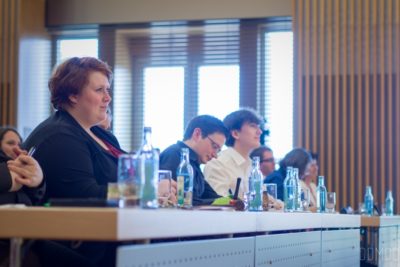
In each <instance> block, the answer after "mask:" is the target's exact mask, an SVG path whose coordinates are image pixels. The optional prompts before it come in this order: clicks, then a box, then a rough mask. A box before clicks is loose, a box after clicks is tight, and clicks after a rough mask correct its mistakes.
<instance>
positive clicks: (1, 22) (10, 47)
mask: <svg viewBox="0 0 400 267" xmlns="http://www.w3.org/2000/svg"><path fill="white" fill-rule="evenodd" d="M18 5H19V1H18V0H16V1H13V0H0V36H1V37H0V38H1V39H0V125H15V121H16V110H15V109H16V105H15V103H16V70H17V69H16V66H17V64H16V61H17V57H16V53H17V49H16V47H17V26H18V25H17V21H18V20H17V19H16V18H17V16H18V13H17V12H18Z"/></svg>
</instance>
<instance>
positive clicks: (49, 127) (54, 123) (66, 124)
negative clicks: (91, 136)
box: [23, 113, 85, 148]
mask: <svg viewBox="0 0 400 267" xmlns="http://www.w3.org/2000/svg"><path fill="white" fill-rule="evenodd" d="M82 131H83V130H82V129H80V128H79V127H78V126H76V125H75V124H74V122H73V121H71V120H70V119H69V118H65V117H64V116H60V114H59V113H55V114H53V115H51V116H50V117H49V118H48V119H46V120H45V121H43V122H42V123H40V124H39V125H38V126H37V127H36V128H35V129H34V130H33V132H32V133H31V134H30V135H29V136H28V138H27V139H26V141H25V142H24V144H23V147H24V148H30V147H32V146H38V145H41V144H42V143H44V142H46V143H48V142H52V143H54V142H56V143H62V142H64V141H65V140H69V139H75V140H80V141H83V140H85V139H84V138H82V137H83V133H82Z"/></svg>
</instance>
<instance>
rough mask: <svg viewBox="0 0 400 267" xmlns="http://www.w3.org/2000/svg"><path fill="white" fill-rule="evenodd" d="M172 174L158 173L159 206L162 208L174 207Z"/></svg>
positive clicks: (165, 171) (161, 171) (167, 171)
mask: <svg viewBox="0 0 400 267" xmlns="http://www.w3.org/2000/svg"><path fill="white" fill-rule="evenodd" d="M171 180H172V172H171V171H170V170H159V171H158V185H159V186H158V204H159V206H160V207H161V208H168V207H171V206H173V204H172V202H170V197H171V194H172V189H171Z"/></svg>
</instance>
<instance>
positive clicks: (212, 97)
mask: <svg viewBox="0 0 400 267" xmlns="http://www.w3.org/2000/svg"><path fill="white" fill-rule="evenodd" d="M238 108H239V66H237V65H232V66H229V65H227V66H202V67H200V68H199V114H211V115H213V116H215V117H217V118H219V119H221V120H222V119H224V117H225V116H226V115H227V114H229V113H230V112H232V111H233V110H236V109H238Z"/></svg>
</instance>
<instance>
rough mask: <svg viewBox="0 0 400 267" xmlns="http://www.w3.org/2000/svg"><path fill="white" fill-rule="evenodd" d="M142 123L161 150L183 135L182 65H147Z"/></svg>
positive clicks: (154, 143)
mask: <svg viewBox="0 0 400 267" xmlns="http://www.w3.org/2000/svg"><path fill="white" fill-rule="evenodd" d="M144 76H145V77H144V91H145V101H144V110H145V111H146V112H145V114H144V124H145V126H151V127H152V139H153V145H154V147H157V148H160V150H164V149H165V148H167V147H168V146H169V145H171V144H173V143H175V142H176V141H177V140H181V139H182V136H183V134H182V133H183V116H182V115H183V86H184V76H185V75H184V68H183V67H150V68H146V69H145V72H144Z"/></svg>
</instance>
